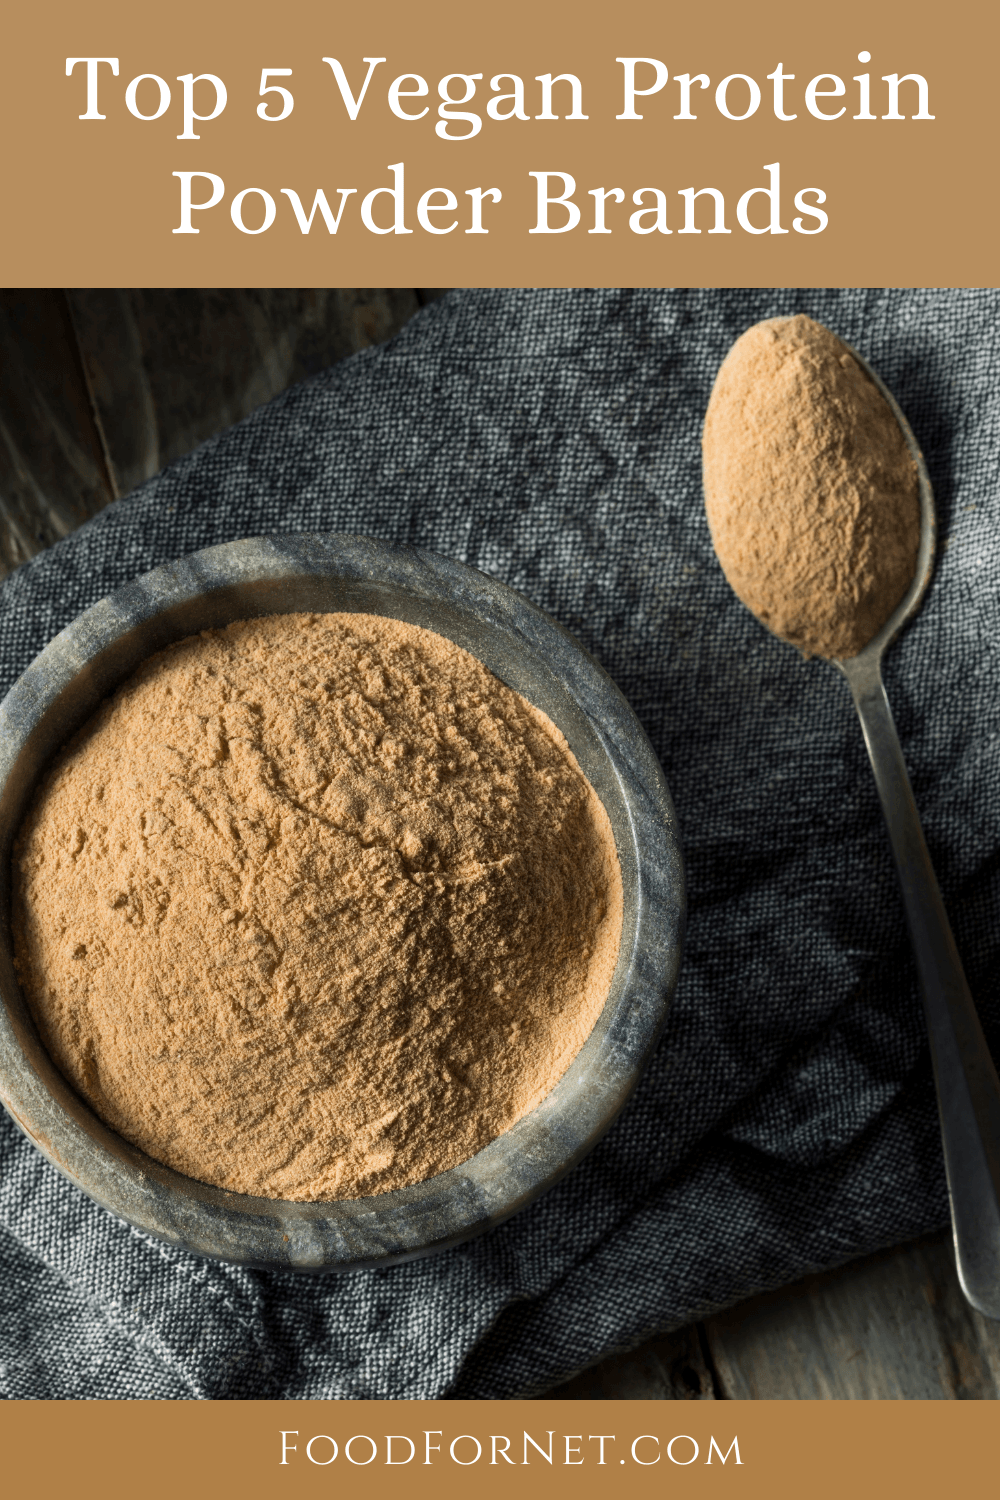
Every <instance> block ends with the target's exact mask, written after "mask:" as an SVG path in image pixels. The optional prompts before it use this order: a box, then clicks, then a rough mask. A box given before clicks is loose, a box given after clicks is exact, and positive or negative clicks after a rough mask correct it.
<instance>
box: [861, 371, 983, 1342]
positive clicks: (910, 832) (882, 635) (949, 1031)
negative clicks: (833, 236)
mask: <svg viewBox="0 0 1000 1500" xmlns="http://www.w3.org/2000/svg"><path fill="white" fill-rule="evenodd" d="M842 342H843V341H842ZM844 347H845V348H846V349H847V350H848V352H849V353H850V354H851V355H852V356H853V357H854V359H856V360H857V362H858V364H859V365H860V366H861V368H862V369H863V370H864V371H866V373H867V374H868V375H869V376H870V378H871V379H872V380H873V381H874V382H875V385H876V386H877V387H878V389H879V390H880V391H881V392H882V395H883V396H884V397H885V400H886V401H887V402H888V404H889V407H890V408H891V410H892V413H893V415H894V416H895V418H896V421H897V422H898V423H899V426H900V429H901V431H902V433H903V437H904V438H905V440H906V444H907V447H908V448H909V450H910V453H911V454H912V456H913V459H914V461H915V463H916V465H917V473H918V475H919V484H920V546H919V550H918V552H917V566H916V571H915V573H914V576H913V581H912V583H911V584H910V587H909V590H908V592H907V593H906V594H905V596H904V597H903V599H902V600H901V602H900V603H899V605H898V606H897V608H896V610H895V611H894V612H893V614H891V615H890V616H889V619H888V620H887V621H886V622H885V624H884V625H883V626H882V628H881V630H880V631H879V632H878V633H877V635H875V636H873V637H872V639H871V640H870V641H869V642H868V644H867V646H865V647H864V649H863V650H861V651H859V652H858V654H857V656H852V657H848V658H844V659H833V660H832V664H833V665H834V666H835V667H838V668H839V669H840V671H841V672H842V673H843V674H844V676H845V677H846V678H847V682H848V686H849V687H850V689H851V694H852V696H853V698H854V706H855V708H856V709H857V711H858V718H859V719H860V720H861V728H862V730H863V731H864V736H865V744H866V745H867V747H868V756H869V759H870V760H871V764H872V770H873V771H874V773H875V785H876V787H877V788H878V794H879V799H880V801H881V803H882V811H883V813H884V814H885V821H886V824H887V825H888V829H889V840H890V843H891V844H892V852H893V855H894V857H895V860H896V870H897V873H898V875H899V883H900V885H901V887H902V891H903V904H904V906H905V908H906V919H907V925H908V927H909V929H910V940H911V942H912V944H913V952H914V956H915V958H916V963H917V975H918V978H919V981H920V991H921V995H922V997H923V1005H924V1016H925V1019H926V1022H927V1031H928V1034H929V1037H930V1046H931V1061H932V1063H933V1065H934V1082H935V1086H936V1088H937V1101H938V1115H939V1119H940V1125H941V1142H942V1145H943V1147H944V1166H945V1174H946V1176H947V1180H948V1197H949V1200H950V1203H951V1223H952V1232H953V1235H954V1240H955V1261H956V1264H957V1267H958V1279H959V1282H960V1283H961V1287H962V1291H963V1292H964V1293H965V1296H966V1298H967V1299H968V1301H969V1302H970V1303H971V1304H972V1306H973V1307H974V1308H976V1309H977V1311H978V1312H981V1313H984V1314H985V1315H986V1316H987V1317H988V1318H997V1319H1000V1079H998V1078H997V1071H996V1068H995V1067H994V1066H993V1061H992V1059H991V1057H990V1053H989V1048H988V1047H987V1045H986V1038H985V1037H984V1035H983V1029H982V1027H981V1026H980V1024H979V1017H978V1016H977V1014H976V1008H975V1005H974V1004H973V1000H972V996H971V994H970V993H969V986H968V984H967V982H966V979H965V974H964V973H963V971H962V962H961V959H960V958H959V956H958V949H957V948H956V946H955V939H954V937H953V936H952V931H951V927H950V925H949V923H948V917H947V915H946V913H945V909H944V903H943V901H942V900H941V892H940V891H939V889H938V884H937V880H936V879H935V876H934V869H933V866H932V865H931V860H930V855H929V853H928V851H927V844H926V842H925V840H924V835H923V830H922V829H921V826H920V818H919V815H918V813H917V806H916V803H915V802H914V800H913V791H912V789H911V787H910V779H909V777H908V776H907V774H906V765H905V762H904V760H903V751H902V748H901V746H900V743H899V736H898V735H897V733H896V726H895V724H894V723H893V721H892V713H891V711H890V709H889V701H888V699H887V698H886V695H885V688H884V687H883V686H882V671H881V668H882V656H883V653H884V652H885V650H886V647H887V646H889V645H890V644H891V642H892V641H893V640H894V639H895V638H896V636H897V635H898V633H899V631H900V630H901V629H902V628H903V626H904V625H905V624H906V623H907V621H908V620H910V619H911V618H912V616H913V615H914V614H915V613H916V612H917V610H918V609H919V607H920V604H921V601H922V600H923V597H924V592H925V590H926V588H927V584H928V582H929V581H930V576H931V569H932V566H933V561H934V542H935V533H936V522H935V517H934V495H933V493H932V491H931V483H930V479H929V478H928V476H927V468H926V466H925V464H924V460H923V455H922V454H921V452H920V449H919V448H918V446H917V442H916V439H915V438H914V436H913V433H912V432H911V431H910V426H909V423H908V422H907V420H906V418H905V417H904V416H903V413H902V412H901V411H900V409H899V407H898V406H897V404H896V402H895V401H894V399H893V397H892V395H891V393H890V392H889V391H888V390H887V389H886V387H885V385H884V384H883V383H882V381H881V380H880V379H879V377H878V375H877V374H876V373H875V371H874V370H873V369H872V368H871V366H870V365H869V364H867V362H866V361H865V360H864V359H862V357H861V355H860V354H858V352H857V351H856V350H855V349H852V348H851V346H850V345H849V344H845V345H844Z"/></svg>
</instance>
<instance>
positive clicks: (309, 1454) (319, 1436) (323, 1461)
mask: <svg viewBox="0 0 1000 1500" xmlns="http://www.w3.org/2000/svg"><path fill="white" fill-rule="evenodd" d="M313 1443H330V1444H331V1445H332V1447H333V1452H332V1453H331V1454H330V1457H329V1458H313ZM336 1457H337V1444H336V1441H335V1440H334V1439H333V1438H332V1437H328V1436H327V1434H326V1433H325V1432H317V1433H316V1436H315V1437H311V1438H310V1439H309V1441H308V1443H306V1458H308V1460H309V1462H310V1463H311V1464H318V1465H319V1466H320V1468H322V1469H325V1468H326V1466H327V1464H332V1463H333V1460H334V1459H335V1458H336Z"/></svg>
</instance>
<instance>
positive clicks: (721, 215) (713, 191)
mask: <svg viewBox="0 0 1000 1500" xmlns="http://www.w3.org/2000/svg"><path fill="white" fill-rule="evenodd" d="M706 193H707V194H708V195H709V196H710V197H712V198H714V199H715V226H714V228H712V229H710V230H709V231H708V232H709V234H732V232H733V231H732V230H731V229H727V228H726V200H725V198H724V197H723V196H722V194H721V193H720V192H719V189H718V188H699V189H698V191H697V192H695V190H694V188H679V189H678V196H679V197H681V198H683V199H684V228H683V229H681V230H679V231H678V232H679V233H680V234H701V230H700V229H699V228H698V227H697V225H696V224H695V222H694V200H695V199H696V198H703V197H704V196H705V194H706Z"/></svg>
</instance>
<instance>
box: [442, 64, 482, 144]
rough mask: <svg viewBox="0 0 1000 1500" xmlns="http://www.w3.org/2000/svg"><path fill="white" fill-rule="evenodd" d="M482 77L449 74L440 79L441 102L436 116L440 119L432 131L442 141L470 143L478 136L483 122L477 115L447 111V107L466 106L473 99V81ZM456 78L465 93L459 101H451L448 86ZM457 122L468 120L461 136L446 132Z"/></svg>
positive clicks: (474, 84)
mask: <svg viewBox="0 0 1000 1500" xmlns="http://www.w3.org/2000/svg"><path fill="white" fill-rule="evenodd" d="M482 76H483V75H482V73H449V74H448V76H447V77H446V78H442V79H441V82H440V83H439V84H438V98H439V99H441V100H442V101H443V102H442V103H441V104H439V105H438V114H439V115H440V116H441V118H440V120H439V121H438V123H437V124H436V125H435V126H434V130H435V133H436V134H437V135H439V136H440V137H441V139H442V140H445V141H471V140H472V137H473V136H474V135H478V134H479V132H480V131H481V130H482V128H483V122H482V120H481V119H480V118H479V116H478V115H474V114H472V113H471V112H470V111H469V110H460V109H449V107H448V106H449V105H451V104H468V102H469V100H470V99H472V98H474V97H475V93H476V83H475V80H476V79H477V78H482ZM456 78H460V79H461V80H462V82H463V83H464V84H465V93H464V94H463V95H462V97H461V99H453V98H452V96H451V93H450V92H449V88H450V85H451V84H452V83H453V82H454V80H455V79H456ZM457 120H468V122H469V128H468V130H466V131H463V133H462V134H461V135H451V134H450V133H449V131H448V126H449V124H450V123H451V122H452V121H457Z"/></svg>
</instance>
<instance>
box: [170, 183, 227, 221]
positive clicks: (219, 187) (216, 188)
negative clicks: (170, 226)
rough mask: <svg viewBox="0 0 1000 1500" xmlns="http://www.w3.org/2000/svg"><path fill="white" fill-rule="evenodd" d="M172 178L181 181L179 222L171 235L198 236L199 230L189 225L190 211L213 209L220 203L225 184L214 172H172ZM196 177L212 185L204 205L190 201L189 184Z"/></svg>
mask: <svg viewBox="0 0 1000 1500" xmlns="http://www.w3.org/2000/svg"><path fill="white" fill-rule="evenodd" d="M171 176H173V177H179V178H180V180H181V222H180V224H179V225H178V226H177V228H176V229H174V230H172V231H171V233H172V234H200V233H201V230H200V229H195V228H194V227H193V225H192V223H191V210H192V209H195V208H214V207H215V205H216V204H217V203H220V202H221V201H222V195H223V193H224V192H225V191H226V184H225V183H224V182H223V180H222V178H221V177H216V175H215V173H214V172H173V173H171ZM196 177H203V178H204V179H205V181H206V182H210V183H211V184H212V196H211V198H208V199H206V201H205V202H204V203H194V202H192V199H191V184H192V182H193V181H194V179H195V178H196Z"/></svg>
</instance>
